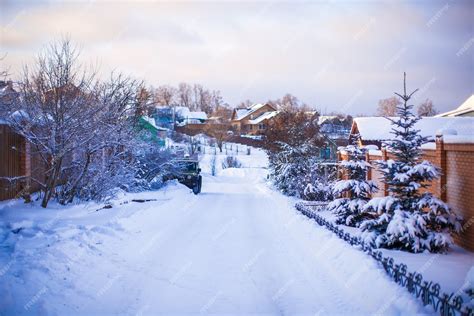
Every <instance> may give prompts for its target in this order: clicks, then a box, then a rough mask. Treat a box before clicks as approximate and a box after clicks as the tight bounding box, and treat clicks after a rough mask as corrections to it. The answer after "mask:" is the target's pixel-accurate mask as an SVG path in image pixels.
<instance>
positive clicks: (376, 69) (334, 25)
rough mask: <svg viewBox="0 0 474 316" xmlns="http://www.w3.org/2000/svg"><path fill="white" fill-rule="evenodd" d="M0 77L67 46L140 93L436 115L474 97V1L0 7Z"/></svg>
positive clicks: (7, 2)
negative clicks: (136, 84) (174, 89)
mask: <svg viewBox="0 0 474 316" xmlns="http://www.w3.org/2000/svg"><path fill="white" fill-rule="evenodd" d="M0 24H1V38H0V44H1V45H0V53H1V54H2V55H5V54H6V57H5V58H4V59H3V61H2V62H1V67H6V66H9V67H10V73H11V74H12V76H13V77H14V78H15V77H18V75H19V73H20V70H21V66H22V65H23V64H25V63H26V64H28V63H31V62H32V60H33V58H34V56H35V55H36V54H37V53H38V52H40V51H41V49H42V48H44V46H45V45H46V44H47V43H48V42H51V41H52V40H55V39H58V38H61V37H62V36H65V35H67V36H69V37H70V38H71V39H72V41H73V42H74V43H75V44H77V45H78V46H79V47H80V48H81V52H82V60H83V61H84V62H87V63H88V62H98V63H100V65H101V69H102V71H103V72H104V73H105V72H107V71H110V70H112V69H114V70H119V71H121V72H124V73H127V74H130V75H132V76H134V77H137V78H140V79H145V80H146V81H147V83H148V84H150V85H154V86H157V85H160V84H172V85H176V84H177V83H179V82H183V81H184V82H190V83H201V84H203V85H205V86H207V87H208V88H210V89H218V90H221V92H222V94H223V96H224V99H225V100H226V101H227V102H228V103H230V104H232V105H233V104H236V103H238V102H239V101H242V100H245V99H250V100H252V101H259V102H263V101H266V100H268V99H275V98H278V97H280V96H282V95H283V94H284V93H287V92H289V93H292V94H294V95H296V96H298V97H299V98H300V99H301V100H303V101H305V102H307V103H309V104H311V105H314V106H316V107H317V108H319V109H321V110H322V111H326V112H330V111H339V112H345V113H350V114H359V113H364V114H372V113H374V112H375V109H376V106H377V102H378V100H379V99H381V98H385V97H390V96H392V95H393V92H394V91H399V90H400V89H401V87H402V77H403V71H406V72H407V76H408V85H409V88H420V89H421V91H420V92H419V93H418V97H417V99H416V100H415V103H420V102H422V101H423V100H424V99H426V98H430V99H431V100H433V102H434V104H435V106H436V107H437V108H438V109H439V110H441V111H445V110H449V109H452V108H454V107H457V106H458V105H459V104H460V103H462V102H463V101H464V100H465V99H466V98H467V97H468V96H470V95H471V94H472V93H473V87H474V1H459V0H453V1H446V0H443V1H421V0H418V1H411V2H410V1H349V0H346V1H306V2H294V1H287V2H281V1H280V2H271V1H269V2H263V1H258V2H151V1H132V0H126V1H123V0H122V1H118V0H116V1H74V2H71V1H44V2H41V1H40V0H37V1H36V0H35V1H33V0H32V1H25V0H20V1H14V0H0Z"/></svg>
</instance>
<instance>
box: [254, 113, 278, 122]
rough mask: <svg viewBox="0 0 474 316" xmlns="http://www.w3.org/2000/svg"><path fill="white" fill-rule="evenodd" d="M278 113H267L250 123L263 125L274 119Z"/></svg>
mask: <svg viewBox="0 0 474 316" xmlns="http://www.w3.org/2000/svg"><path fill="white" fill-rule="evenodd" d="M278 113H279V112H278V111H271V112H265V113H263V114H262V115H260V116H259V117H257V118H255V119H253V120H249V123H250V124H259V123H261V122H263V121H265V120H268V119H271V118H272V117H274V116H275V115H277V114H278Z"/></svg>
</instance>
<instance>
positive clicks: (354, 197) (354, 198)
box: [328, 144, 377, 226]
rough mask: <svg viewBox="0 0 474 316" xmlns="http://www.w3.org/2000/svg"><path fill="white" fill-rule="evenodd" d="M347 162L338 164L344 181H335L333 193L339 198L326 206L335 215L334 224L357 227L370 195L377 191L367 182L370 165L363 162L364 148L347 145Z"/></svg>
mask: <svg viewBox="0 0 474 316" xmlns="http://www.w3.org/2000/svg"><path fill="white" fill-rule="evenodd" d="M345 152H346V153H347V156H348V160H343V161H341V163H340V166H341V167H342V170H343V172H344V176H345V177H346V179H343V180H339V181H337V182H336V183H335V184H334V186H333V193H334V195H335V196H338V197H339V198H337V199H335V200H334V201H332V202H331V203H329V205H328V210H330V211H331V212H333V213H334V214H335V215H336V223H337V224H344V225H348V226H358V224H359V223H360V221H361V220H362V219H363V218H364V217H363V216H364V215H366V214H365V213H363V208H364V206H365V205H366V204H367V202H368V201H369V200H370V195H371V194H372V193H374V192H376V191H377V186H376V185H375V183H374V182H373V181H370V180H367V172H368V171H369V169H370V168H371V165H370V164H369V163H368V162H367V161H365V153H366V149H365V148H360V147H358V146H357V145H355V144H354V145H349V146H347V147H346V148H345Z"/></svg>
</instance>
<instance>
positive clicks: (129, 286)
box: [0, 150, 430, 315]
mask: <svg viewBox="0 0 474 316" xmlns="http://www.w3.org/2000/svg"><path fill="white" fill-rule="evenodd" d="M239 159H241V161H242V162H243V166H244V168H240V169H225V170H220V171H219V174H218V176H216V177H213V176H211V175H209V167H208V165H209V156H205V157H204V159H203V160H202V163H201V165H202V168H203V174H204V175H203V177H204V179H203V189H202V194H200V195H197V196H195V195H193V194H192V193H191V191H190V190H189V189H187V188H186V187H184V186H182V185H180V184H177V183H171V184H170V185H168V186H167V187H166V188H164V189H162V190H159V191H154V192H144V193H140V194H126V195H123V196H121V197H118V198H117V199H115V200H114V201H113V208H111V209H101V210H99V211H96V210H97V209H98V208H100V207H101V205H97V204H95V203H89V204H86V205H84V204H82V205H76V206H68V207H59V206H54V205H53V207H52V208H51V209H46V210H45V209H41V208H39V207H38V206H37V205H24V204H22V203H21V202H20V201H10V202H3V203H2V204H1V205H0V217H1V220H2V225H3V226H2V227H1V235H0V240H1V249H0V293H2V294H1V295H0V314H15V315H21V314H38V313H46V314H67V315H74V314H83V315H84V314H87V315H92V314H105V313H107V314H139V315H148V314H152V315H156V314H164V315H169V314H199V313H204V314H207V313H218V314H223V313H226V314H229V313H231V314H250V313H254V314H255V313H259V314H261V313H265V314H279V315H281V314H311V315H315V314H321V315H323V314H352V315H354V314H359V315H367V314H374V313H375V314H384V315H399V314H414V313H429V312H430V310H427V309H425V308H424V307H422V306H421V305H420V304H419V303H418V302H417V301H416V300H415V299H413V298H412V297H411V296H410V295H409V294H408V293H407V292H406V291H405V290H404V289H402V288H400V287H399V286H398V285H396V284H395V283H393V282H392V281H391V280H390V279H389V278H388V277H387V276H386V275H385V273H384V271H383V270H382V269H381V268H380V267H379V266H378V265H377V264H376V262H375V261H374V260H373V259H372V258H370V257H368V256H367V255H366V254H364V253H362V252H361V251H359V250H357V249H354V248H352V247H350V246H349V245H347V244H346V243H345V242H344V241H342V240H340V239H338V238H337V237H336V236H334V235H333V234H332V233H330V232H328V231H326V230H325V229H324V228H322V227H319V226H318V225H317V224H315V223H314V222H313V221H311V220H309V219H307V218H306V217H305V216H303V215H300V214H299V213H298V212H297V211H296V210H295V209H294V207H293V205H294V202H295V201H294V200H293V199H290V198H288V197H285V196H283V195H281V194H280V193H278V192H275V191H274V190H272V189H271V187H270V186H269V185H268V184H267V183H266V170H265V168H263V167H264V166H266V157H265V155H264V154H263V153H262V152H260V151H257V150H254V151H253V152H252V155H251V156H239ZM136 198H146V199H155V201H150V202H146V203H135V202H130V201H131V200H132V199H136Z"/></svg>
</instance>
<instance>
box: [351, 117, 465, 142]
mask: <svg viewBox="0 0 474 316" xmlns="http://www.w3.org/2000/svg"><path fill="white" fill-rule="evenodd" d="M353 124H357V129H358V130H359V134H360V136H361V138H362V140H369V141H381V140H388V139H391V138H393V136H394V135H393V134H392V133H391V130H392V125H391V122H390V121H389V120H388V119H386V118H384V117H357V118H354V123H353ZM415 128H417V129H419V130H420V131H421V135H422V136H426V137H435V136H436V134H437V132H438V131H440V130H447V129H450V130H455V131H456V132H457V135H471V136H474V117H424V118H422V119H420V120H419V121H418V122H417V123H416V125H415Z"/></svg>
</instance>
